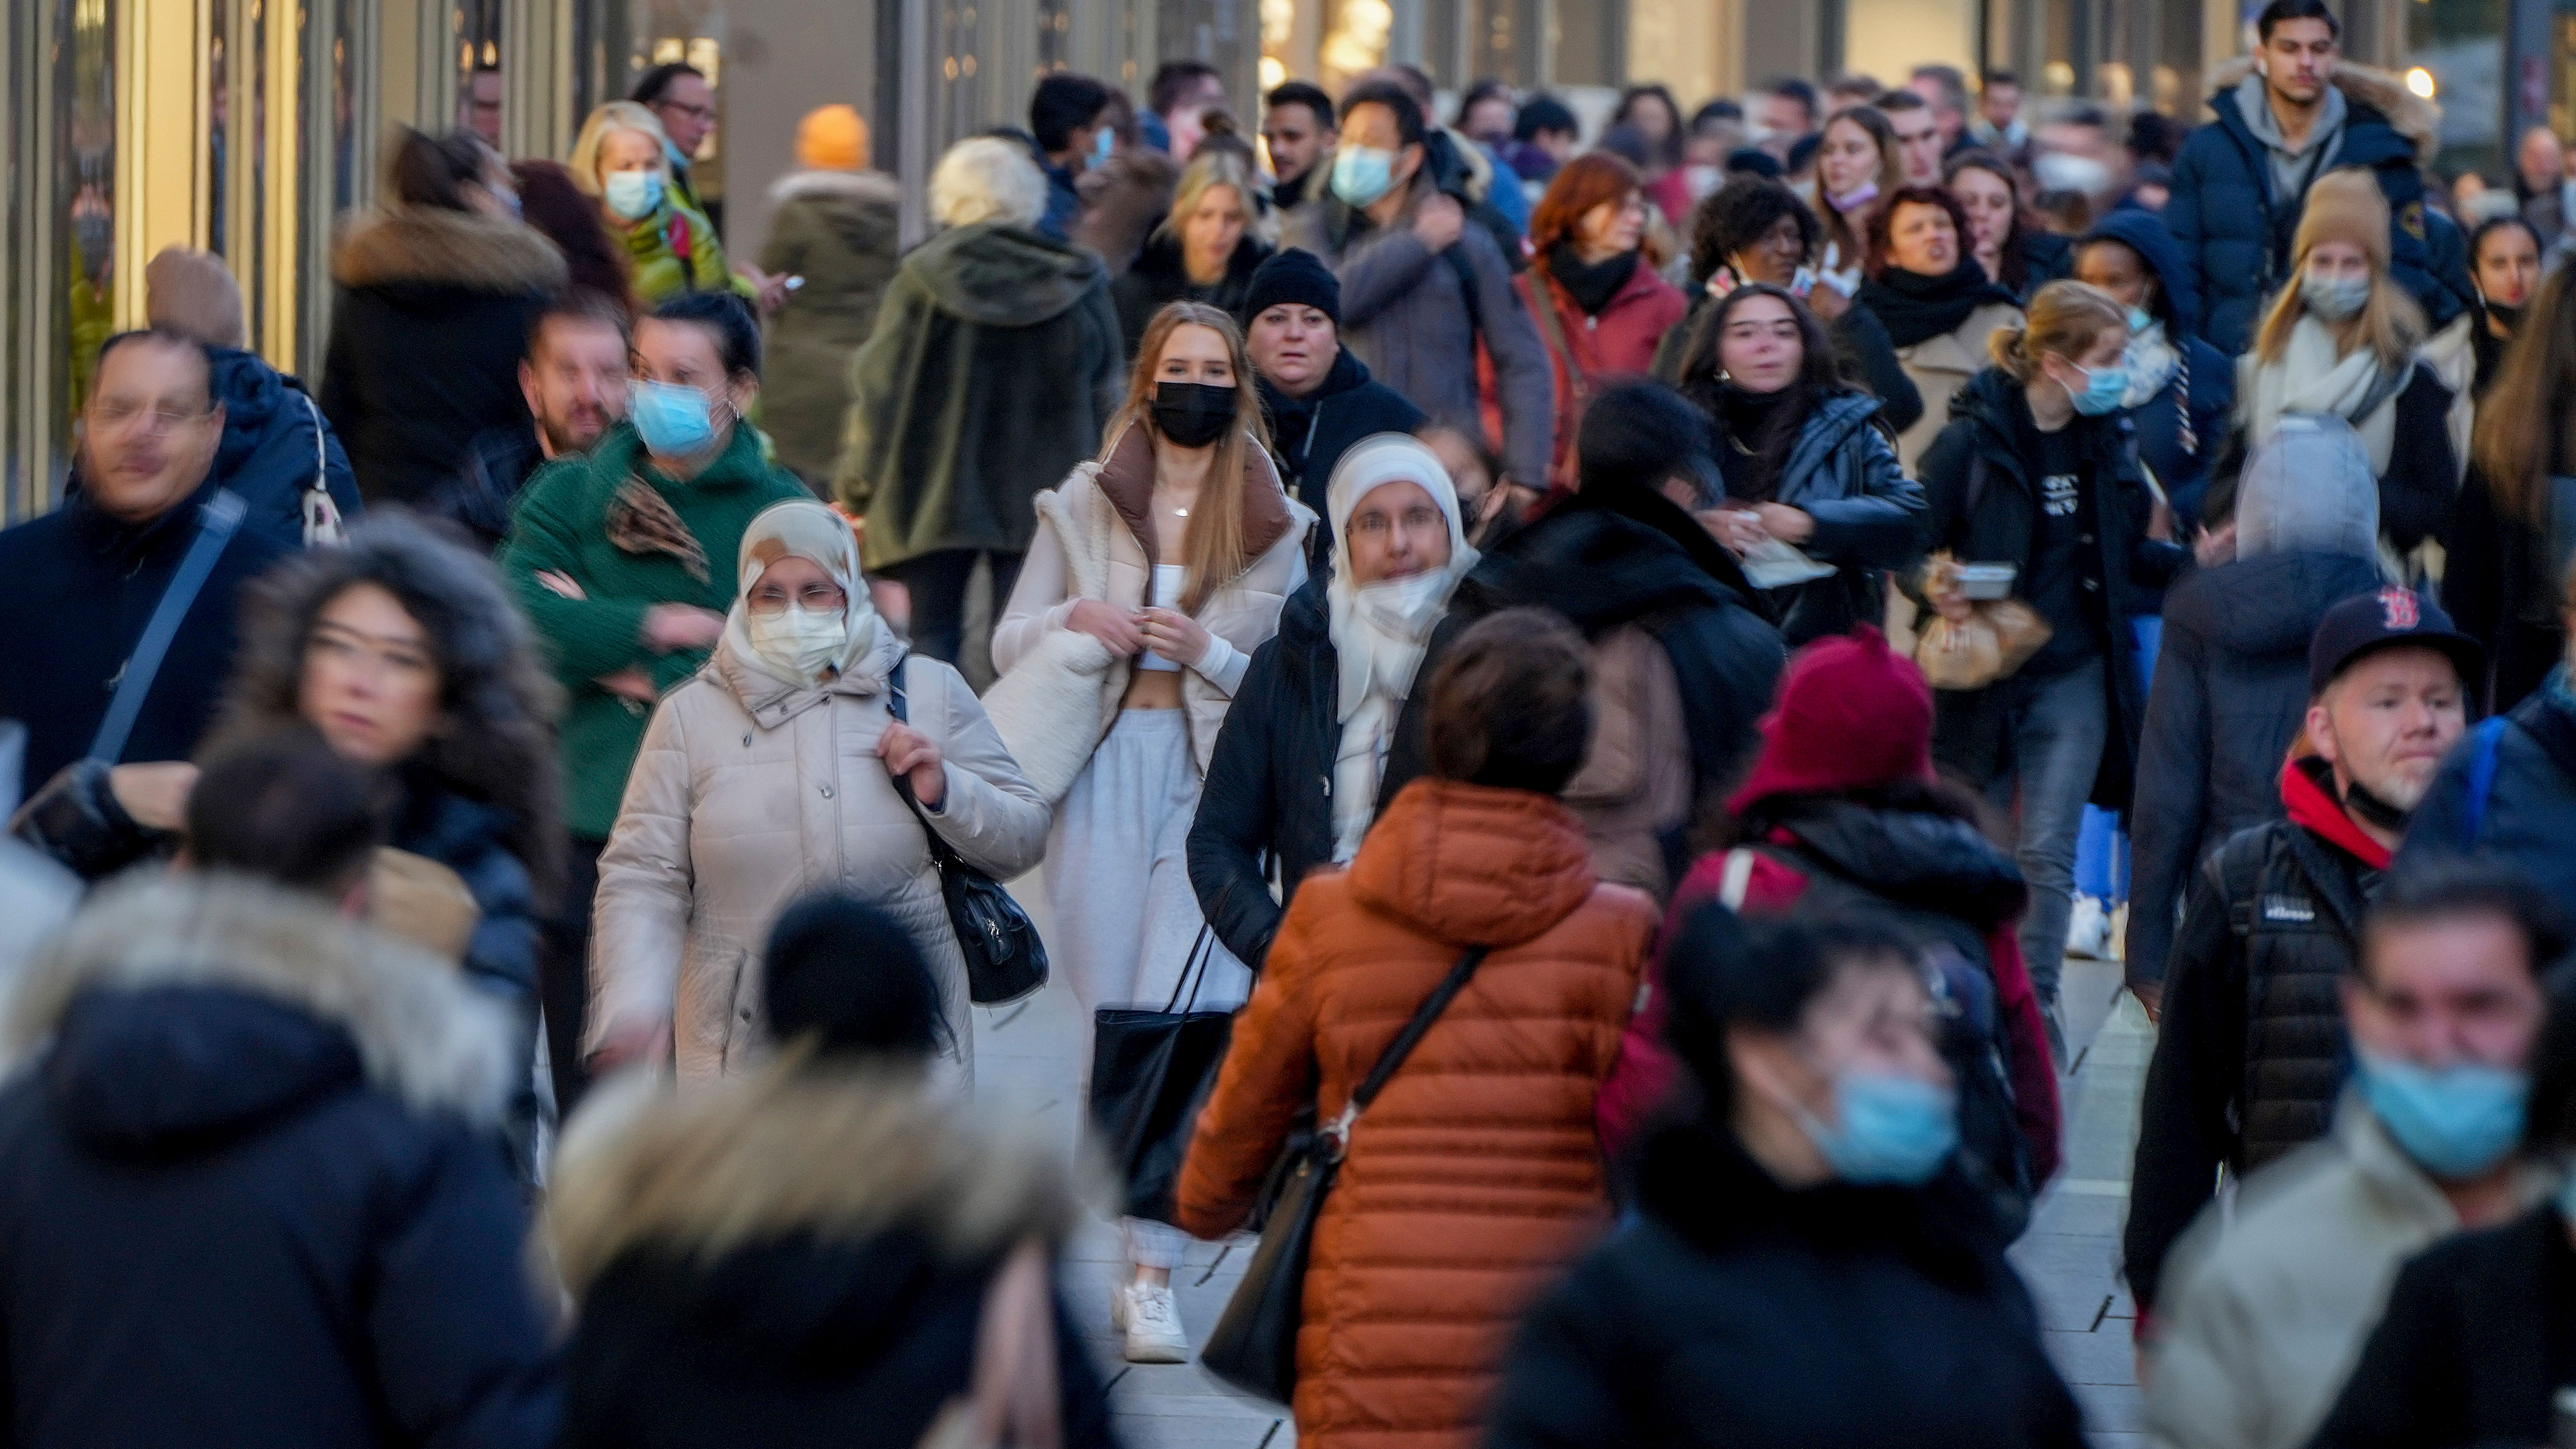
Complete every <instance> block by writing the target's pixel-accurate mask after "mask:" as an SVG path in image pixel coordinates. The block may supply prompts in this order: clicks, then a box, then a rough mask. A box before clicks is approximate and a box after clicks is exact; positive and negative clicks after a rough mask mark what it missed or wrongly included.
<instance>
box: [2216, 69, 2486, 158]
mask: <svg viewBox="0 0 2576 1449" xmlns="http://www.w3.org/2000/svg"><path fill="white" fill-rule="evenodd" d="M2253 73H2254V57H2252V56H2250V55H2240V56H2238V57H2236V58H2235V59H2234V60H2229V61H2223V62H2221V63H2220V64H2219V65H2218V66H2217V67H2216V68H2215V69H2213V70H2211V71H2210V73H2209V80H2210V86H2211V95H2212V96H2213V97H2225V96H2230V95H2233V94H2234V93H2235V90H2236V88H2237V87H2238V86H2239V85H2242V84H2243V83H2244V81H2245V78H2246V77H2247V76H2249V75H2252V74H2253ZM2334 83H2335V88H2336V89H2337V90H2340V91H2342V92H2343V98H2344V99H2345V100H2347V101H2350V102H2352V103H2353V104H2355V105H2360V106H2368V107H2369V108H2370V109H2372V110H2374V111H2376V112H2378V113H2379V115H2380V116H2381V118H2383V119H2384V120H2386V121H2387V122H2388V125H2389V128H2390V129H2391V130H2394V131H2395V132H2396V133H2397V134H2398V135H2400V136H2403V137H2404V138H2406V140H2407V141H2408V143H2410V144H2411V145H2413V146H2414V148H2415V164H2417V165H2419V166H2430V165H2432V164H2433V158H2434V157H2435V156H2436V155H2438V154H2439V153H2440V152H2441V149H2442V108H2441V107H2440V106H2438V105H2436V104H2434V103H2433V102H2431V101H2428V100H2426V99H2424V98H2423V97H2422V96H2419V95H2417V94H2415V93H2414V92H2413V91H2410V90H2408V89H2406V82H2405V81H2404V80H2403V79H2401V78H2399V77H2398V76H2397V75H2395V74H2394V73H2392V72H2389V71H2384V70H2380V69H2379V68H2377V67H2375V66H2367V65H2363V64H2361V63H2360V62H2358V61H2350V60H2341V61H2337V62H2335V68H2334ZM2212 104H2213V106H2215V101H2213V103H2212Z"/></svg>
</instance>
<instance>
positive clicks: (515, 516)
mask: <svg viewBox="0 0 2576 1449" xmlns="http://www.w3.org/2000/svg"><path fill="white" fill-rule="evenodd" d="M635 372H636V376H635V382H634V388H633V394H632V396H633V407H632V417H631V422H632V426H630V427H621V428H617V429H614V430H612V431H611V432H610V433H609V434H608V435H607V436H606V437H605V438H603V439H602V440H601V442H600V444H599V446H598V447H596V448H594V449H593V450H592V451H591V452H590V453H589V454H588V455H587V456H584V457H582V458H580V459H577V460H575V461H574V462H573V463H571V464H569V465H567V466H565V467H561V468H550V469H547V470H545V471H544V472H542V473H540V474H539V475H538V476H537V477H536V478H535V479H534V480H533V481H532V483H531V486H530V487H528V488H527V489H526V490H524V491H523V492H521V494H520V495H519V502H518V505H517V507H516V508H515V509H514V510H513V511H512V513H511V528H510V539H509V542H507V543H506V544H504V545H503V546H502V549H501V555H500V559H499V562H500V566H501V571H502V573H503V574H504V575H505V576H506V577H507V578H508V579H509V581H510V587H511V590H512V592H513V593H514V594H515V595H516V596H517V598H518V601H519V606H520V607H521V608H523V609H525V610H526V611H527V614H528V618H529V620H530V622H531V623H533V624H534V625H535V626H536V631H537V636H538V637H539V638H540V639H542V640H544V641H545V644H546V649H547V653H548V656H549V658H550V661H551V662H552V664H553V666H554V673H555V679H556V681H557V682H558V683H560V684H561V685H562V686H563V687H564V688H565V690H566V691H568V693H569V699H568V702H567V704H566V706H565V709H564V722H563V730H562V733H561V736H560V740H559V748H560V752H561V756H562V761H563V764H562V770H563V782H564V784H563V798H564V824H565V828H566V829H567V830H568V831H569V833H570V837H571V838H570V842H569V845H568V847H567V849H566V852H565V880H566V885H565V889H564V892H563V898H562V902H561V904H560V905H559V906H558V907H557V909H556V911H555V912H554V914H553V917H552V919H550V920H549V921H547V922H546V923H545V925H544V930H543V936H542V940H541V944H540V954H539V960H538V971H539V976H540V983H541V986H542V988H543V990H544V993H545V1012H546V1021H547V1032H548V1036H547V1041H548V1045H549V1048H550V1050H551V1052H552V1056H553V1062H554V1071H555V1101H556V1102H557V1103H558V1104H559V1105H560V1106H562V1107H563V1108H564V1109H565V1110H566V1111H569V1110H570V1107H571V1104H572V1103H573V1102H574V1101H575V1100H577V1099H578V1097H579V1096H580V1091H581V1085H582V1082H583V1079H584V1077H583V1070H582V1065H581V1053H580V1045H581V1041H582V1032H583V1023H584V1020H585V1017H586V1013H587V1011H588V1006H589V998H590V985H589V960H590V939H591V915H592V910H591V906H592V897H593V895H594V893H595V892H596V891H597V890H598V882H599V867H598V861H599V856H600V852H601V851H602V850H604V849H606V848H607V845H608V837H609V832H610V830H611V828H612V827H613V826H614V825H615V824H616V821H617V809H618V803H619V800H620V798H621V796H622V794H623V792H624V790H625V788H626V778H627V775H628V772H629V771H630V770H631V769H632V767H633V765H634V763H635V757H636V752H637V751H638V750H639V749H640V748H641V747H642V745H643V742H644V731H645V724H646V720H647V717H648V716H649V715H650V714H651V713H652V710H653V706H654V703H655V701H657V700H659V699H660V698H661V697H662V695H663V694H664V693H666V692H667V691H669V690H672V689H675V688H677V687H678V686H679V685H681V684H682V683H683V682H685V681H687V680H688V679H689V677H690V676H692V675H694V674H696V673H697V672H698V670H699V669H700V668H701V667H703V666H704V665H705V664H706V662H707V657H708V653H709V651H711V650H712V649H714V648H715V646H716V643H717V641H718V640H719V639H720V638H722V637H723V634H724V628H725V618H726V610H728V609H730V608H731V607H732V605H733V602H734V600H735V598H736V597H738V595H739V594H740V590H739V588H738V587H737V586H736V583H735V579H734V569H735V560H736V556H737V555H738V554H739V553H740V551H741V548H742V535H743V530H744V529H745V528H747V527H749V526H750V523H751V520H752V519H753V517H754V516H756V515H757V514H758V513H759V512H760V511H761V510H762V509H764V508H767V507H768V506H769V505H771V504H773V503H777V502H780V501H782V500H785V499H791V498H795V499H810V498H812V497H813V495H812V494H810V493H808V492H806V491H805V485H804V484H802V483H800V482H798V481H797V480H796V476H795V475H794V474H792V473H789V472H788V471H787V470H785V469H783V468H780V467H777V466H776V465H774V464H772V463H770V462H768V461H767V460H766V459H764V458H763V457H762V456H761V454H762V445H761V440H760V435H759V433H758V432H757V431H756V430H755V429H753V428H751V427H750V426H748V425H747V424H745V423H744V422H743V421H742V416H743V414H744V412H746V411H747V410H748V409H749V408H750V407H751V406H752V403H753V401H754V400H755V399H756V398H757V397H758V396H759V394H760V329H759V328H758V327H756V326H755V325H753V323H752V320H751V309H750V308H749V307H747V306H745V305H744V304H743V303H742V301H741V300H740V299H739V298H737V297H734V296H731V295H729V294H727V293H722V292H700V293H693V294H691V295H688V296H684V297H677V298H674V299H672V300H671V301H669V302H666V303H664V304H663V305H662V306H661V307H660V308H659V309H657V310H656V311H655V312H654V313H653V315H651V316H649V317H647V318H645V319H644V320H643V321H642V322H640V323H638V324H637V326H636V329H635Z"/></svg>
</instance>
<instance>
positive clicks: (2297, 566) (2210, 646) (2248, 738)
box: [2123, 550, 2380, 984]
mask: <svg viewBox="0 0 2576 1449" xmlns="http://www.w3.org/2000/svg"><path fill="white" fill-rule="evenodd" d="M2379 582H2380V578H2379V565H2378V561H2377V560H2376V559H2375V558H2362V557H2355V556H2351V555H2345V554H2334V553H2326V552H2321V551H2311V550H2302V551H2299V552H2294V553H2275V554H2266V555H2263V556H2261V557H2259V558H2248V559H2240V560H2238V561H2237V562H2235V563H2229V564H2221V565H2219V566H2218V567H2217V568H2213V569H2204V570H2199V571H2196V572H2194V573H2192V574H2190V575H2188V576H2186V577H2185V578H2184V579H2183V581H2182V582H2181V583H2178V584H2176V585H2174V587H2173V589H2172V591H2171V592H2169V593H2167V594H2166V595H2165V611H2164V620H2165V627H2164V639H2163V643H2162V644H2161V645H2160V646H2159V647H2158V650H2157V653H2156V674H2155V687H2154V688H2153V689H2151V690H2150V691H2148V695H2147V715H2146V723H2145V726H2144V732H2143V734H2142V735H2141V737H2140V740H2139V745H2138V778H2139V779H2140V780H2153V781H2155V782H2156V784H2155V788H2153V789H2141V790H2139V791H2138V792H2137V794H2136V800H2135V803H2134V805H2133V807H2132V808H2131V811H2130V814H2129V835H2130V849H2131V855H2130V866H2129V870H2130V876H2129V936H2128V950H2127V952H2126V953H2125V955H2124V957H2123V960H2124V962H2125V964H2126V967H2127V974H2128V979H2129V980H2131V981H2133V982H2138V983H2142V984H2144V983H2159V982H2162V981H2163V980H2164V978H2165V958H2166V953H2167V951H2168V950H2169V949H2170V948H2171V947H2172V945H2173V938H2174V915H2175V908H2176V907H2177V906H2178V905H2179V904H2180V903H2181V900H2182V897H2183V894H2184V892H2185V891H2186V890H2187V889H2188V888H2189V886H2190V883H2191V877H2192V870H2193V867H2195V866H2196V865H2198V864H2199V863H2200V861H2201V860H2202V859H2203V858H2204V857H2206V856H2207V855H2208V854H2209V852H2210V851H2211V850H2212V849H2215V848H2216V847H2217V845H2218V844H2219V842H2221V841H2223V840H2226V839H2227V838H2228V837H2230V836H2232V835H2234V834H2236V833H2237V832H2238V831H2241V830H2245V829H2247V828H2249V827H2252V826H2255V825H2259V824H2261V823H2263V822H2264V821H2266V820H2277V819H2279V818H2280V816H2281V809H2282V806H2281V787H2280V777H2281V761H2282V760H2283V759H2285V758H2287V757H2288V755H2289V752H2290V746H2291V744H2292V743H2293V742H2294V741H2295V740H2297V739H2298V737H2299V734H2300V731H2301V730H2302V728H2303V727H2304V725H2305V722H2306V719H2307V711H2308V696H2309V691H2308V641H2309V640H2310V639H2312V638H2314V637H2315V635H2316V631H2317V622H2318V621H2319V620H2321V619H2323V618H2324V617H2325V613H2326V610H2328V609H2330V608H2332V607H2334V606H2335V605H2336V604H2339V603H2341V602H2343V601H2344V600H2346V599H2348V598H2351V597H2352V596H2353V595H2355V594H2359V593H2365V592H2367V591H2369V590H2371V589H2373V588H2376V587H2378V585H2379Z"/></svg>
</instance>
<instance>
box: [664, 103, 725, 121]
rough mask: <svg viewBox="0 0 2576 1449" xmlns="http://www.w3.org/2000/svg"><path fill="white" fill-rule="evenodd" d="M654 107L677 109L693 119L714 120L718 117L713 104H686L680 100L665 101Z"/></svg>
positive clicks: (665, 109)
mask: <svg viewBox="0 0 2576 1449" xmlns="http://www.w3.org/2000/svg"><path fill="white" fill-rule="evenodd" d="M653 109H655V110H657V111H677V112H679V113H680V114H681V115H684V116H686V117H688V118H689V119H690V120H692V121H712V120H714V119H715V118H716V108H715V107H713V106H684V105H682V104H680V103H679V102H678V101H664V102H662V103H661V104H659V105H657V106H655V107H654V108H653Z"/></svg>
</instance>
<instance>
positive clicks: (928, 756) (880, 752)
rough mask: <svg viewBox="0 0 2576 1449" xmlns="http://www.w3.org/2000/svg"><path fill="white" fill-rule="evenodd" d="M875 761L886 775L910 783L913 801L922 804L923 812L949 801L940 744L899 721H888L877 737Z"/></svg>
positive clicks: (946, 772)
mask: <svg viewBox="0 0 2576 1449" xmlns="http://www.w3.org/2000/svg"><path fill="white" fill-rule="evenodd" d="M877 758H878V759H880V760H883V761H885V767H886V773H887V774H888V775H890V776H892V777H894V778H896V779H898V780H901V779H909V780H911V781H912V798H914V799H915V800H918V801H920V802H921V808H922V809H924V810H936V809H938V808H939V802H940V801H942V800H945V799H947V798H948V770H947V768H946V766H945V765H944V764H942V763H941V759H940V754H939V745H938V744H937V742H935V741H933V740H932V739H931V738H930V736H928V735H926V734H923V733H922V732H921V731H919V730H917V729H914V728H913V727H912V726H910V725H908V724H905V723H904V722H903V721H902V720H892V721H889V722H888V723H887V725H886V727H885V733H884V734H881V735H879V736H877Z"/></svg>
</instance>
